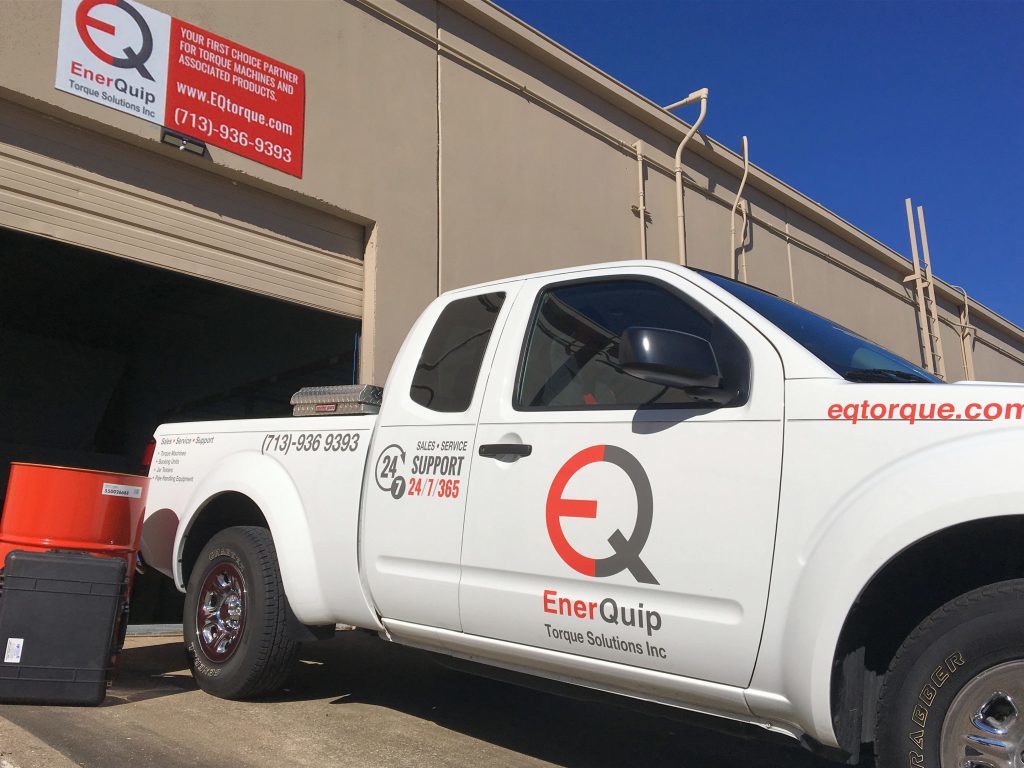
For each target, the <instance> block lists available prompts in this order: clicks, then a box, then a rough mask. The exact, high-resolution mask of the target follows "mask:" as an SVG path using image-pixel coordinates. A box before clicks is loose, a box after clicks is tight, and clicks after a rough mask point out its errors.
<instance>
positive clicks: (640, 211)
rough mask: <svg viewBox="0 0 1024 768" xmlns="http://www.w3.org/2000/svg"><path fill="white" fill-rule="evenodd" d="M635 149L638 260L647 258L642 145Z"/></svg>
mask: <svg viewBox="0 0 1024 768" xmlns="http://www.w3.org/2000/svg"><path fill="white" fill-rule="evenodd" d="M633 146H634V147H635V148H636V177H637V179H636V180H637V186H638V188H639V193H640V204H639V205H638V206H637V209H636V214H637V216H639V217H640V258H641V259H646V258H647V195H646V193H645V192H644V143H643V142H642V141H638V142H637V143H636V144H634V145H633Z"/></svg>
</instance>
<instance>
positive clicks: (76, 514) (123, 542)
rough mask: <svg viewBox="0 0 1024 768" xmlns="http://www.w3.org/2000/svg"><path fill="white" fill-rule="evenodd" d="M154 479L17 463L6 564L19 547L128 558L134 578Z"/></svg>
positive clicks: (2, 533) (4, 524)
mask: <svg viewBox="0 0 1024 768" xmlns="http://www.w3.org/2000/svg"><path fill="white" fill-rule="evenodd" d="M148 487H149V479H148V478H146V477H140V476H138V475H126V474H120V473H117V472H98V471H95V470H91V469H73V468H71V467H51V466H46V465H43V464H23V463H20V462H15V463H12V464H11V474H10V481H9V482H8V485H7V500H6V502H5V503H4V509H3V516H2V517H0V568H3V563H4V558H6V557H7V553H8V552H10V551H11V550H14V549H25V550H28V551H30V552H45V551H47V550H50V549H72V550H79V551H81V552H89V553H91V554H94V555H101V556H103V557H122V558H124V559H125V561H126V562H127V563H128V577H129V580H131V576H132V574H133V573H134V572H135V555H136V553H137V552H138V550H139V540H140V538H141V537H142V513H143V508H144V506H145V503H146V490H147V488H148Z"/></svg>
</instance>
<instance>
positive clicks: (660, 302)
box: [512, 277, 750, 411]
mask: <svg viewBox="0 0 1024 768" xmlns="http://www.w3.org/2000/svg"><path fill="white" fill-rule="evenodd" d="M630 327H649V328H665V329H668V330H673V331H680V332H683V333H689V334H692V335H695V336H699V337H701V338H704V339H707V340H708V341H709V342H710V343H711V344H712V346H713V347H714V350H715V354H716V355H717V357H718V360H719V365H720V368H721V372H722V380H723V386H724V387H725V388H726V389H729V390H731V391H735V392H736V395H735V396H734V397H733V398H732V399H731V400H730V401H729V402H728V403H726V404H725V405H724V406H723V405H722V404H720V403H715V402H712V401H710V400H709V399H708V398H707V397H702V396H701V394H700V393H699V392H695V391H684V390H682V389H675V388H672V387H666V386H662V385H658V384H653V383H651V382H648V381H643V380H641V379H639V378H636V377H634V376H631V375H630V374H628V373H626V372H625V371H624V370H623V369H622V368H621V367H620V366H619V365H618V344H619V338H620V336H621V334H622V332H623V331H624V330H625V329H626V328H630ZM749 389H750V353H749V351H748V350H747V348H746V346H745V345H744V344H743V342H742V341H741V340H740V339H739V337H738V336H737V335H736V334H735V333H734V332H733V331H732V330H731V329H730V328H729V327H728V326H727V325H726V324H725V323H723V322H722V321H721V320H720V319H719V318H718V317H716V316H715V315H714V314H713V313H712V312H710V311H709V310H707V309H706V308H705V307H703V306H701V305H700V304H698V303H697V302H695V301H693V300H692V299H691V298H689V297H688V296H686V295H685V294H683V293H681V292H680V291H678V290H676V289H674V288H673V287H672V286H670V285H667V284H666V283H663V282H661V281H658V280H654V279H649V278H643V277H617V278H608V277H598V278H587V279H584V280H573V281H566V282H563V283H554V284H552V285H549V286H547V287H546V288H544V290H542V291H541V292H540V293H539V294H538V296H537V299H536V301H535V302H534V306H533V310H532V312H531V317H530V324H529V327H528V328H527V331H526V335H525V338H524V340H523V348H522V351H521V353H520V357H519V369H518V372H517V374H516V385H515V391H514V395H513V398H512V405H513V407H514V408H515V409H516V410H517V411H581V410H637V409H640V408H664V409H668V408H687V409H694V408H719V407H736V406H740V405H743V404H744V403H746V402H747V399H748V397H749Z"/></svg>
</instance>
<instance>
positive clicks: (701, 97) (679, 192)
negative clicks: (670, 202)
mask: <svg viewBox="0 0 1024 768" xmlns="http://www.w3.org/2000/svg"><path fill="white" fill-rule="evenodd" d="M696 101H699V102H700V115H698V116H697V120H696V121H695V122H694V124H693V125H691V126H690V130H689V131H687V132H686V135H685V136H683V140H682V141H681V142H679V146H678V147H677V148H676V165H675V173H676V234H677V235H678V237H679V263H680V264H683V265H684V266H685V264H686V225H685V223H684V222H683V150H684V149H685V148H686V145H687V143H688V142H689V141H690V139H691V138H692V137H693V134H695V133H696V132H697V130H698V129H699V128H700V124H701V123H703V122H704V118H705V117H706V116H707V113H708V89H707V88H701V89H700V90H699V91H694V92H693V93H691V94H690V95H689V96H687V97H686V98H685V99H683V100H682V101H677V102H676V103H675V104H669V105H668V106H667V107H665V111H666V112H671V111H672V110H673V109H678V108H679V107H685V106H686V105H687V104H693V103H694V102H696Z"/></svg>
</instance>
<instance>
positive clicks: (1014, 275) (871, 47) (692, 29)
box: [498, 0, 1024, 325]
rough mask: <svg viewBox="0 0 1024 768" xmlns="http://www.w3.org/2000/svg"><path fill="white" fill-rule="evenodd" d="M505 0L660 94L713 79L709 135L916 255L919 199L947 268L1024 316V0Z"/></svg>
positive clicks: (615, 72)
mask: <svg viewBox="0 0 1024 768" xmlns="http://www.w3.org/2000/svg"><path fill="white" fill-rule="evenodd" d="M498 3H499V4H500V5H501V6H502V7H503V8H505V9H507V10H508V11H510V12H511V13H513V14H515V15H516V16H518V17H519V18H521V19H523V20H524V21H526V22H527V23H528V24H531V25H532V26H534V27H536V28H537V29H539V30H540V31H541V32H543V33H544V34H546V35H548V36H549V37H551V38H553V39H554V40H556V41H558V42H559V43H561V44H562V45H564V46H566V47H567V48H569V49H571V50H572V51H574V52H575V53H577V54H578V55H580V56H582V57H583V58H585V59H587V60H588V61H590V62H592V63H593V64H595V65H596V66H598V67H600V68H601V69H603V70H604V71H606V72H608V73H609V74H610V75H612V76H613V77H615V78H617V79H619V80H621V81H622V82H624V83H625V84H626V85H628V86H629V87H631V88H633V89H634V90H636V91H638V92H640V93H642V94H643V95H645V96H647V97H648V98H650V99H652V100H653V101H655V102H657V103H659V104H666V103H670V102H673V101H676V100H678V99H680V98H682V97H683V96H685V95H686V94H687V93H689V92H690V91H692V90H695V89H697V88H699V87H703V86H707V87H709V88H710V89H711V97H710V99H709V109H708V117H707V119H706V121H705V123H704V126H703V129H704V130H705V131H706V132H707V133H708V134H709V135H711V136H712V137H714V138H715V139H716V140H718V141H720V142H722V143H723V144H726V145H727V146H729V147H732V148H733V149H737V150H738V149H739V146H740V137H741V136H742V135H743V134H747V136H748V137H749V141H750V155H751V160H752V161H753V162H754V163H756V164H757V165H759V166H760V167H762V168H764V169H765V170H767V171H768V172H770V173H772V174H774V175H775V176H778V177H779V178H781V179H782V180H784V181H785V182H787V183H788V184H791V185H792V186H794V187H796V188H797V189H798V190H800V191H801V192H803V193H804V194H807V195H809V196H810V197H811V198H813V199H815V200H817V201H818V202H820V203H822V204H823V205H825V206H826V207H827V208H830V209H831V210H833V211H835V212H836V213H837V214H839V215H840V216H842V217H843V218H844V219H846V220H848V221H850V222H852V223H853V224H854V225H856V226H858V227H860V228H861V229H863V230H864V231H866V232H867V233H868V234H870V235H872V236H874V237H875V238H877V239H878V240H881V241H882V242H883V243H885V244H887V245H889V246H891V247H893V248H895V249H896V250H897V251H899V252H900V253H903V254H904V255H909V237H908V234H907V224H906V213H905V210H904V205H903V200H904V198H905V197H907V196H910V197H912V198H913V199H914V204H915V205H923V206H924V208H925V215H926V217H927V224H928V240H929V245H930V246H931V253H932V266H933V268H934V269H935V272H936V274H937V275H938V276H940V277H942V278H943V279H945V280H947V281H949V282H952V283H955V284H959V285H962V286H964V287H965V288H966V289H967V291H968V293H969V294H971V295H972V296H973V297H975V298H977V299H978V300H979V301H981V302H982V303H983V304H987V305H988V306H990V307H992V308H993V309H995V310H996V311H998V312H1000V313H1002V314H1003V315H1005V316H1006V317H1008V318H1009V319H1010V320H1012V321H1014V322H1015V323H1017V324H1018V325H1024V299H1022V291H1024V247H1022V244H1021V240H1022V235H1021V230H1020V227H1019V224H1020V222H1021V221H1022V219H1024V216H1022V213H1021V207H1022V206H1024V200H1022V199H1021V197H1020V195H1021V192H1020V189H1019V185H1018V184H1017V183H1016V182H1018V181H1019V180H1020V179H1021V176H1022V172H1024V161H1022V157H1024V135H1022V129H1024V41H1022V39H1021V38H1022V34H1024V0H1014V1H1012V2H1011V1H1010V0H1006V1H1004V2H988V1H987V0H969V1H967V2H953V1H952V0H932V1H930V2H926V1H925V0H888V2H884V1H883V0H872V1H870V2H869V1H867V0H859V1H853V0H845V1H840V0H790V1H786V2H783V1H782V0H780V1H778V2H776V1H774V0H763V1H761V2H748V1H744V0H717V1H716V2H707V1H705V0H498ZM680 115H681V116H682V117H683V118H684V119H693V118H694V116H695V111H687V110H686V109H684V110H682V111H681V112H680Z"/></svg>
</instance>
